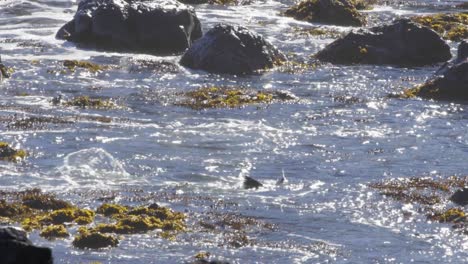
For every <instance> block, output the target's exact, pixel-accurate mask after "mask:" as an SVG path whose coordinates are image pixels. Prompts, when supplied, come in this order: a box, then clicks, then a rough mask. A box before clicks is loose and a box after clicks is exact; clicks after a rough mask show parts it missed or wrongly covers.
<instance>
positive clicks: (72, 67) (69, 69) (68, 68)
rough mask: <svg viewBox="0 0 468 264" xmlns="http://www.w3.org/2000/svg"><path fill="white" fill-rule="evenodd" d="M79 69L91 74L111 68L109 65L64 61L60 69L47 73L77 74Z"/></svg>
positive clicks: (50, 70)
mask: <svg viewBox="0 0 468 264" xmlns="http://www.w3.org/2000/svg"><path fill="white" fill-rule="evenodd" d="M77 68H79V69H83V70H85V71H88V72H91V73H99V72H102V71H104V70H107V69H110V68H111V67H110V66H109V65H100V64H96V63H92V62H89V61H82V60H64V61H62V62H61V65H60V67H58V69H49V70H47V72H48V73H50V74H68V73H73V72H75V71H76V69H77Z"/></svg>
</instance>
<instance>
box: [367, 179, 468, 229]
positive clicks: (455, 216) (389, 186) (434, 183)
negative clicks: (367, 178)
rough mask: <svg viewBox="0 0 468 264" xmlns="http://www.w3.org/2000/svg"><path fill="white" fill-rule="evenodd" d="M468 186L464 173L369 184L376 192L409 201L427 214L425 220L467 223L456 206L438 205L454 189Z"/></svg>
mask: <svg viewBox="0 0 468 264" xmlns="http://www.w3.org/2000/svg"><path fill="white" fill-rule="evenodd" d="M467 185H468V176H465V177H456V176H452V177H449V178H445V179H432V178H416V177H414V178H409V179H392V180H387V181H382V182H377V183H371V184H369V187H371V188H374V189H377V190H379V191H380V194H382V195H384V196H385V197H389V198H392V199H394V200H397V201H400V202H404V203H411V204H415V205H418V206H420V207H421V209H422V211H425V212H426V213H427V214H426V215H427V219H428V220H431V221H435V222H439V223H455V224H460V223H461V224H462V225H465V224H466V223H468V221H467V218H466V215H465V212H464V211H463V210H462V209H460V208H449V209H446V210H445V211H441V210H440V209H439V208H440V207H441V206H443V205H444V204H445V203H446V202H448V201H449V200H450V196H451V193H453V191H454V190H455V189H459V188H463V187H465V186H467Z"/></svg>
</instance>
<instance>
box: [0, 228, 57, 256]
mask: <svg viewBox="0 0 468 264" xmlns="http://www.w3.org/2000/svg"><path fill="white" fill-rule="evenodd" d="M0 255H1V263H3V264H19V263H21V264H52V251H51V250H50V249H49V248H42V247H37V246H34V245H33V244H32V242H31V241H30V240H29V239H28V237H27V234H26V232H24V231H21V230H18V229H15V228H12V227H6V228H0Z"/></svg>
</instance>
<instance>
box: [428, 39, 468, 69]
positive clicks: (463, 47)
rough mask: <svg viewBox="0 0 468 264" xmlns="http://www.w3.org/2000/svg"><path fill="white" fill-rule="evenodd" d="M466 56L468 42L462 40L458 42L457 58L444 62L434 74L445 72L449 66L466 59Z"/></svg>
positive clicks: (467, 53)
mask: <svg viewBox="0 0 468 264" xmlns="http://www.w3.org/2000/svg"><path fill="white" fill-rule="evenodd" d="M467 58H468V42H467V41H466V40H464V41H462V42H461V43H460V45H458V52H457V58H455V59H454V60H453V61H450V62H446V63H444V65H442V66H441V67H440V68H439V69H438V70H437V71H436V73H435V75H443V74H445V73H446V72H447V71H448V70H449V69H450V68H451V67H453V66H455V65H457V64H459V63H461V62H463V61H465V60H467Z"/></svg>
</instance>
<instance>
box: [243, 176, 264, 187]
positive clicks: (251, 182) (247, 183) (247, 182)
mask: <svg viewBox="0 0 468 264" xmlns="http://www.w3.org/2000/svg"><path fill="white" fill-rule="evenodd" d="M262 186H263V184H261V183H260V182H259V181H257V180H255V179H254V178H251V177H249V176H245V177H244V189H258V188H259V187H262Z"/></svg>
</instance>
